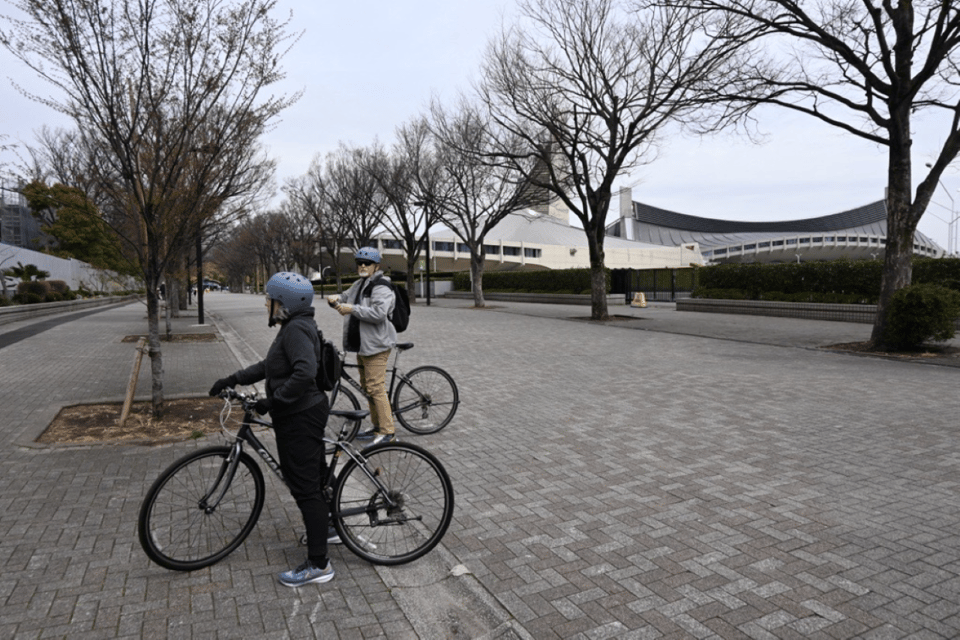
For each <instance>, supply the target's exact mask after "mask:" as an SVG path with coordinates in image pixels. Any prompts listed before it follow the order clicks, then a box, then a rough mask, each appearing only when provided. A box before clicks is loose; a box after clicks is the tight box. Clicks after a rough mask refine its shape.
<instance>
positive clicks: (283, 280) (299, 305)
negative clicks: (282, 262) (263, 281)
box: [267, 271, 313, 313]
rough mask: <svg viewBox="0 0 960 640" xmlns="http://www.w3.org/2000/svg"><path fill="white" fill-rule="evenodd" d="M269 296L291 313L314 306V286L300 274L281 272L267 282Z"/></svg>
mask: <svg viewBox="0 0 960 640" xmlns="http://www.w3.org/2000/svg"><path fill="white" fill-rule="evenodd" d="M267 295H268V296H270V299H271V300H276V301H277V302H279V303H280V304H281V305H283V306H284V307H286V309H287V311H288V312H289V313H296V312H297V311H302V310H303V309H306V308H308V307H310V305H312V304H313V285H312V284H310V281H309V280H307V279H306V278H304V277H303V276H302V275H300V274H299V273H293V272H291V271H281V272H280V273H275V274H273V276H272V277H271V278H270V280H269V281H267Z"/></svg>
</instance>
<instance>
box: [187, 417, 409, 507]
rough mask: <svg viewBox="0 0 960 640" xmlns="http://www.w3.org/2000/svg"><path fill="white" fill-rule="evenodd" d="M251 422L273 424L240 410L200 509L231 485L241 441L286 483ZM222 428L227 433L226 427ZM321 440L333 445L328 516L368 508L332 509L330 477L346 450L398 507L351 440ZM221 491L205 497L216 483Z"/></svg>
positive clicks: (327, 492) (326, 487) (327, 483)
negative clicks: (237, 425) (239, 420)
mask: <svg viewBox="0 0 960 640" xmlns="http://www.w3.org/2000/svg"><path fill="white" fill-rule="evenodd" d="M226 402H227V403H228V404H229V402H230V400H229V399H227V400H226ZM341 413H342V412H331V415H340V414H341ZM253 425H259V426H262V427H269V428H273V425H272V424H271V423H269V422H267V421H266V420H261V419H259V418H257V417H255V416H254V415H253V412H252V411H250V410H248V409H244V412H243V422H242V423H241V425H240V429H239V430H238V431H237V433H236V435H233V438H234V440H233V443H232V444H231V445H230V447H231V450H230V455H229V457H228V458H227V460H226V461H225V463H224V466H223V467H222V468H221V469H220V472H219V473H218V475H217V479H216V481H215V482H214V483H213V486H212V487H211V488H210V491H208V492H207V494H206V495H205V496H204V497H203V498H202V499H201V505H202V506H203V509H204V510H205V511H206V512H208V513H212V512H213V511H214V510H215V509H216V508H217V506H218V505H219V504H220V500H222V499H223V496H224V495H225V494H226V492H227V489H228V488H229V487H230V484H231V483H232V482H233V478H234V474H235V473H236V470H237V465H238V464H239V461H240V454H242V453H243V443H244V442H246V443H249V444H250V446H251V447H253V450H254V451H256V452H257V455H259V456H260V458H261V459H262V460H263V461H264V462H265V463H266V464H267V466H268V467H269V468H270V470H271V471H273V473H274V474H275V475H276V476H277V477H278V478H279V479H280V481H281V482H283V483H284V484H286V483H287V481H286V479H285V478H284V477H283V471H282V470H281V468H280V463H279V462H277V460H276V458H274V457H273V455H272V454H271V453H270V451H269V450H268V449H267V447H266V446H265V445H264V444H263V442H261V441H260V439H259V438H257V436H256V434H255V433H254V432H253ZM224 431H225V432H227V433H229V431H226V429H224ZM323 442H324V444H325V445H328V444H329V445H333V446H334V447H335V450H334V452H333V455H332V457H331V460H330V464H329V465H327V476H326V478H324V497H325V498H326V500H327V504H328V505H329V506H330V511H331V516H334V515H336V516H344V517H348V516H353V515H358V514H361V513H365V512H366V511H367V507H365V506H361V507H356V508H355V509H350V510H349V511H337V512H336V513H334V509H335V506H334V505H333V504H331V500H330V497H331V496H330V492H331V491H332V486H333V482H332V480H333V479H334V478H335V477H336V468H337V463H338V462H339V460H340V457H341V454H342V453H345V454H346V455H347V456H348V457H349V458H350V459H351V460H353V461H354V462H356V463H357V466H358V468H359V469H360V470H361V471H363V473H364V475H366V476H367V478H369V480H370V482H372V483H373V484H374V486H376V487H377V491H378V492H379V493H380V495H381V496H383V498H384V500H385V502H386V504H387V506H389V507H390V508H395V507H397V506H398V505H397V503H396V501H395V500H394V499H393V498H392V497H391V496H390V492H389V490H388V489H387V487H385V486H384V485H383V483H382V482H380V479H379V478H378V477H377V475H376V474H375V473H374V472H372V471H370V469H369V468H368V466H367V459H366V458H365V457H364V456H363V454H362V453H361V452H359V451H357V449H356V447H354V446H353V445H352V444H351V443H350V442H345V441H342V440H339V439H337V440H334V439H331V438H324V439H323ZM221 486H222V489H220V490H219V491H220V495H218V496H217V499H216V500H215V501H214V502H213V503H209V502H208V500H209V499H210V497H211V496H213V495H214V494H215V493H217V491H218V487H221Z"/></svg>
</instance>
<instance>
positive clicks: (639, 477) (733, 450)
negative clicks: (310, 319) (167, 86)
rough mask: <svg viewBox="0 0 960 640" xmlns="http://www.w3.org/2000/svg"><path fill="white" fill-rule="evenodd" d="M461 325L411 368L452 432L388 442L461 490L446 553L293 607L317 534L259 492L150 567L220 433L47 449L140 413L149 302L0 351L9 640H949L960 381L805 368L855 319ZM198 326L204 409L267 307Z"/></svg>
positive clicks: (173, 357) (937, 370) (959, 629)
mask: <svg viewBox="0 0 960 640" xmlns="http://www.w3.org/2000/svg"><path fill="white" fill-rule="evenodd" d="M466 304H467V303H461V302H453V301H443V300H441V301H437V303H436V304H435V305H434V306H432V307H430V308H427V307H425V306H422V305H417V306H415V307H414V311H413V315H412V317H411V329H410V330H409V331H408V332H407V333H406V334H404V338H406V339H408V340H409V341H412V342H415V343H416V345H417V346H416V348H415V349H413V350H412V351H411V352H409V353H408V354H404V357H403V358H402V359H401V364H402V365H404V366H405V367H413V366H416V365H418V364H436V365H439V366H441V367H443V368H444V369H447V370H448V371H449V372H450V373H451V374H453V376H454V377H455V379H456V380H457V383H458V385H459V389H460V397H461V400H462V404H461V406H460V409H459V412H458V414H457V416H456V418H455V420H454V422H453V423H452V424H451V425H450V426H449V427H448V428H447V429H445V430H444V431H442V432H440V433H439V434H435V435H432V436H425V437H416V436H413V435H412V434H408V433H406V432H404V431H403V429H402V427H399V426H398V433H399V435H400V436H401V438H403V439H408V440H409V441H411V442H416V443H417V444H421V445H423V446H425V447H427V448H428V449H430V450H431V451H433V452H434V453H436V454H437V455H438V456H439V457H440V459H441V460H442V461H443V462H444V464H445V465H446V467H447V469H448V470H449V472H450V474H451V476H452V478H453V481H454V486H455V489H456V492H457V511H456V514H455V519H454V522H453V524H452V525H451V528H450V530H449V532H448V533H447V535H446V537H445V538H444V541H443V545H442V548H441V549H438V550H437V551H435V552H434V553H432V554H431V555H430V556H428V557H427V558H424V559H423V560H421V561H419V562H417V563H415V564H413V565H409V566H407V567H398V568H377V567H372V566H370V565H369V564H367V563H365V562H363V561H362V560H360V559H359V558H356V557H354V556H352V555H351V554H350V552H349V551H347V550H346V549H344V548H342V547H334V548H332V551H331V557H332V561H333V563H334V566H335V568H336V570H337V577H336V578H335V579H334V581H332V582H331V583H329V584H326V585H313V586H309V587H306V588H301V589H298V590H293V589H287V588H285V587H282V586H280V585H278V584H277V582H276V579H275V574H276V572H278V571H281V570H283V569H287V568H289V567H290V566H292V565H293V564H296V563H298V562H299V561H300V560H301V559H302V556H303V555H304V551H303V548H302V547H299V546H298V545H297V538H298V536H299V532H300V528H301V527H300V525H299V524H298V518H299V514H298V512H297V509H296V506H295V505H294V504H293V502H292V500H291V499H290V498H289V497H288V496H287V495H286V492H285V490H284V489H283V488H282V487H279V486H277V484H276V483H275V482H270V481H269V480H268V483H269V484H270V486H269V487H268V501H267V506H266V508H265V510H264V513H263V515H262V516H261V518H260V522H259V524H258V526H257V527H256V529H255V530H254V532H253V534H252V535H251V536H250V538H248V540H247V541H246V543H245V544H244V545H243V546H242V547H241V548H240V549H239V550H238V551H237V552H235V553H234V554H233V555H231V556H230V557H228V558H227V559H225V560H224V561H223V562H221V563H219V564H218V565H216V566H214V567H212V568H209V569H206V570H200V571H196V572H194V573H189V574H182V573H176V572H171V571H167V570H164V569H161V568H160V567H158V566H155V565H152V564H151V563H150V562H149V561H148V560H147V558H146V557H145V556H144V554H143V552H142V551H141V549H140V546H139V543H138V542H137V539H136V517H137V512H138V509H139V506H140V501H141V499H142V497H143V494H144V493H145V491H146V489H147V487H148V486H149V484H150V483H151V482H152V481H153V479H154V478H155V477H156V476H157V475H158V473H159V472H160V470H162V469H163V468H164V467H165V466H167V465H168V464H169V463H170V462H172V461H173V460H174V459H176V458H177V457H178V456H179V455H181V454H182V453H184V452H185V451H187V450H189V449H191V448H193V447H196V446H203V445H204V444H207V443H210V442H215V441H218V440H219V438H218V437H215V436H211V437H208V438H205V439H204V440H201V441H200V442H199V443H194V442H191V443H182V444H175V445H162V446H133V445H116V444H98V445H95V446H72V447H71V446H61V447H56V446H39V445H35V444H32V440H33V439H34V438H35V437H36V436H37V435H39V433H40V432H41V431H42V430H43V428H44V427H45V426H46V425H47V424H49V422H50V420H51V419H52V418H53V416H54V415H55V414H56V412H57V410H58V409H59V407H60V406H63V405H66V404H73V403H78V402H90V401H95V400H100V399H103V398H112V399H120V398H121V397H122V394H123V391H124V388H125V386H126V381H127V377H128V375H129V371H130V366H131V364H132V361H133V353H134V352H133V349H134V347H133V345H132V344H130V343H123V342H121V339H122V338H123V337H124V336H126V335H132V334H138V333H143V332H144V331H145V329H146V320H145V312H144V308H143V307H142V306H141V305H138V304H132V305H127V306H122V307H114V308H110V309H107V310H104V311H101V312H99V313H93V314H89V315H84V316H82V317H79V318H77V319H75V320H73V321H69V322H63V323H60V324H54V325H53V326H51V327H50V328H48V329H46V330H45V331H43V332H42V333H39V334H36V335H33V336H29V335H28V336H26V337H24V338H23V339H20V340H18V341H15V342H13V343H12V344H8V345H7V346H4V347H3V348H0V383H2V384H0V401H2V406H3V407H4V416H5V418H6V421H5V422H6V424H5V435H6V436H7V438H8V446H6V447H4V448H3V451H2V453H0V469H2V472H0V473H2V478H3V480H2V483H0V487H2V491H0V568H2V573H0V637H3V638H46V637H69V638H71V639H72V638H138V637H147V638H220V637H223V638H260V637H265V638H287V637H289V638H312V637H316V638H323V639H324V640H330V639H334V638H380V637H385V638H391V639H393V638H403V639H407V638H434V637H435V638H446V637H452V638H457V637H461V638H477V637H483V638H536V639H538V640H539V639H541V638H577V639H585V640H586V639H601V638H755V639H765V638H825V639H826V638H878V639H879V638H884V639H885V638H908V637H909V638H955V637H958V636H960V494H958V491H960V438H958V435H960V427H958V409H960V402H958V398H957V390H958V384H960V368H957V367H944V366H932V365H929V364H924V363H922V362H917V361H891V360H885V359H878V358H867V357H860V356H855V355H849V354H842V353H835V352H830V351H824V350H821V349H817V348H816V347H817V346H818V345H825V344H831V343H838V342H848V341H854V340H863V339H866V337H867V336H868V335H869V326H865V325H853V324H842V323H828V322H817V321H802V320H785V319H755V318H733V319H731V318H730V317H728V316H715V315H713V314H689V313H688V314H680V313H678V312H676V311H674V310H673V309H672V308H671V307H669V306H656V305H654V306H651V308H648V309H645V310H633V309H626V310H624V309H623V308H621V309H617V310H616V312H617V313H620V314H624V315H632V316H635V317H636V318H637V319H635V320H621V321H618V322H611V323H607V324H598V323H591V322H587V321H584V320H582V319H583V318H585V317H586V316H588V315H589V309H588V308H586V307H579V308H578V307H553V306H551V307H550V308H549V309H548V308H545V307H546V305H540V306H537V305H519V304H506V303H493V306H494V307H495V308H492V309H487V310H475V309H470V308H468V307H467V306H466ZM207 310H208V313H210V314H214V315H215V316H216V321H217V322H216V325H217V328H218V329H219V330H220V334H221V336H223V337H222V338H221V340H220V341H218V342H212V343H173V344H168V345H165V346H164V355H165V370H166V389H167V392H168V393H170V394H183V393H191V392H199V393H203V392H205V391H206V389H208V388H209V386H210V384H211V383H212V381H213V380H214V379H215V378H216V377H219V376H220V375H223V374H226V373H229V372H231V371H233V370H235V369H236V368H238V367H239V362H238V358H239V360H240V361H244V360H245V359H248V358H252V357H254V356H255V354H257V353H259V354H262V353H264V352H265V351H266V347H267V346H268V344H269V342H270V340H271V339H272V336H273V330H271V329H267V327H266V322H265V320H264V318H263V303H262V298H261V297H260V296H244V295H238V294H233V295H231V294H214V295H210V296H208V298H207ZM317 313H318V321H319V323H320V326H321V327H322V328H323V329H324V331H325V333H327V334H328V335H331V334H332V335H339V327H340V317H339V316H338V315H337V314H336V313H334V312H332V311H330V310H329V309H327V308H325V307H324V308H318V311H317ZM573 318H579V319H573ZM189 325H190V321H187V320H186V319H185V320H182V321H179V322H178V323H177V331H179V332H191V331H197V330H199V329H196V328H191V327H190V326H189ZM25 326H29V324H28V323H22V324H17V325H9V326H0V334H6V333H9V332H11V331H14V330H18V329H23V327H25ZM687 334H693V335H687ZM148 369H149V367H148V366H147V365H146V364H145V366H144V374H143V375H142V376H141V382H140V386H139V392H140V393H141V394H143V395H146V394H148V391H149V383H148V377H149V376H148V375H147V372H148Z"/></svg>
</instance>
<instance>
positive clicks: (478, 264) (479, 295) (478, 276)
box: [470, 247, 487, 308]
mask: <svg viewBox="0 0 960 640" xmlns="http://www.w3.org/2000/svg"><path fill="white" fill-rule="evenodd" d="M482 251H483V247H480V249H479V252H477V253H471V254H470V276H471V278H472V280H473V282H472V283H471V287H470V288H471V290H472V291H473V306H475V307H477V308H483V307H485V306H487V303H486V302H484V300H483V253H482Z"/></svg>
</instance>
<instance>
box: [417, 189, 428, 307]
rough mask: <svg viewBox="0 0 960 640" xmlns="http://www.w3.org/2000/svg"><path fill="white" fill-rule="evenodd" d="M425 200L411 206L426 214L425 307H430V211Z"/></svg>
mask: <svg viewBox="0 0 960 640" xmlns="http://www.w3.org/2000/svg"><path fill="white" fill-rule="evenodd" d="M427 205H428V201H427V200H415V201H414V202H413V206H415V207H422V208H423V209H424V211H425V213H426V216H425V220H426V223H427V233H426V239H427V306H428V307H429V306H430V209H429V207H428V206H427Z"/></svg>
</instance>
